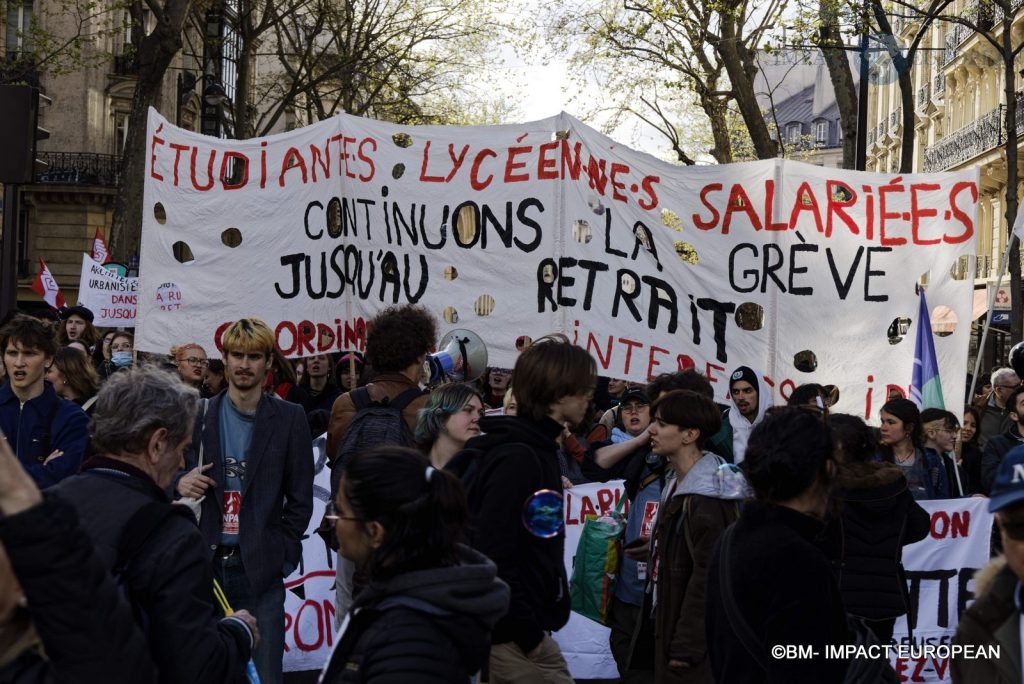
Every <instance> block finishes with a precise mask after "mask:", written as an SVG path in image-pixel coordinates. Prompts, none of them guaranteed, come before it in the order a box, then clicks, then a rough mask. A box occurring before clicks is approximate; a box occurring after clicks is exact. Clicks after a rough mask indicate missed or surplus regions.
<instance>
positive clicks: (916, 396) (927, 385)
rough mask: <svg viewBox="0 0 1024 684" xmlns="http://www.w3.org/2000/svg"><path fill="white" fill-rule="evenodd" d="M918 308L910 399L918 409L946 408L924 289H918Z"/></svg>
mask: <svg viewBox="0 0 1024 684" xmlns="http://www.w3.org/2000/svg"><path fill="white" fill-rule="evenodd" d="M920 293H921V294H920V306H919V308H918V312H917V338H916V340H915V341H914V377H913V378H912V380H911V386H910V399H911V400H912V401H913V402H914V403H915V404H917V407H918V408H920V409H926V408H940V409H944V408H946V406H945V402H944V401H943V400H942V381H941V380H940V379H939V360H938V359H937V358H936V357H935V340H934V338H933V337H932V319H931V316H930V315H929V314H928V302H927V300H926V299H925V296H924V288H923V287H922V288H920Z"/></svg>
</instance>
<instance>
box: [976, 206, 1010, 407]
mask: <svg viewBox="0 0 1024 684" xmlns="http://www.w3.org/2000/svg"><path fill="white" fill-rule="evenodd" d="M1018 216H1019V217H1020V216H1024V212H1022V213H1020V214H1018ZM1017 223H1018V221H1014V224H1015V225H1014V227H1015V228H1016V224H1017ZM1016 243H1017V233H1016V231H1014V232H1012V233H1010V241H1009V242H1007V243H1006V251H1005V252H1003V255H1002V256H1001V257H1000V258H999V270H998V271H997V272H996V286H995V287H994V288H992V292H990V293H989V295H988V310H987V311H986V312H985V323H984V324H983V326H982V329H981V342H980V343H979V344H978V355H977V357H975V359H974V373H973V374H972V375H971V390H970V392H969V393H968V398H967V402H968V403H970V402H971V401H972V400H973V399H974V388H975V387H977V386H978V372H979V371H980V370H981V357H982V355H984V353H985V341H986V340H988V329H989V328H990V327H992V307H993V306H995V303H996V294H997V293H998V292H999V288H1000V287H1001V286H1002V284H1003V273H1004V272H1005V269H1006V268H1008V267H1009V265H1010V251H1011V250H1012V249H1013V246H1014V245H1015V244H1016ZM975 276H977V268H975ZM1012 296H1014V297H1019V296H1020V293H1019V292H1018V293H1014V294H1013V295H1012Z"/></svg>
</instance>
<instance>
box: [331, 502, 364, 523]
mask: <svg viewBox="0 0 1024 684" xmlns="http://www.w3.org/2000/svg"><path fill="white" fill-rule="evenodd" d="M324 520H330V521H331V522H332V523H336V522H338V521H339V520H348V521H351V522H362V521H363V519H362V518H360V517H357V516H354V515H341V514H340V513H338V509H337V508H336V507H335V506H334V502H333V501H332V502H330V503H329V504H327V513H325V514H324Z"/></svg>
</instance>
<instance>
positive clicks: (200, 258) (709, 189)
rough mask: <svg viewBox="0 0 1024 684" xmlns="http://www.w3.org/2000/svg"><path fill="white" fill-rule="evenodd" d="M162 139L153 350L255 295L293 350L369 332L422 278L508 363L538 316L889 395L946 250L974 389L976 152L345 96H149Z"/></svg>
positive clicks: (952, 384)
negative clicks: (638, 125)
mask: <svg viewBox="0 0 1024 684" xmlns="http://www.w3.org/2000/svg"><path fill="white" fill-rule="evenodd" d="M147 150H148V152H147V163H146V170H145V173H146V179H145V198H144V218H143V229H142V252H141V268H140V273H141V282H140V290H139V302H138V311H139V314H138V322H137V325H138V337H137V339H136V345H137V346H138V347H139V348H140V349H143V350H154V351H159V350H163V349H164V347H166V340H167V339H168V338H169V337H174V338H175V339H196V340H199V341H200V342H202V343H203V344H204V345H205V346H207V348H209V349H214V348H216V343H217V342H218V340H219V335H220V332H221V331H223V329H224V328H225V327H226V326H227V325H228V324H229V323H230V321H232V320H235V319H236V318H238V317H240V316H243V315H253V314H256V315H259V316H261V317H263V318H264V319H266V320H267V321H268V322H269V323H270V325H271V326H272V327H273V328H274V329H275V331H276V335H277V341H278V345H279V346H280V348H281V349H282V351H283V352H284V353H285V354H286V355H287V356H292V357H294V356H303V355H309V354H313V353H317V352H323V351H333V350H338V349H343V348H358V349H362V348H363V345H364V343H365V334H366V324H367V321H369V320H371V319H372V317H373V316H374V315H375V314H376V313H377V312H379V311H380V310H381V309H383V308H384V307H385V306H388V305H392V304H402V303H407V302H411V303H417V304H420V305H423V306H426V307H427V308H429V309H430V310H431V311H433V312H434V313H435V314H436V316H437V317H438V319H439V320H440V321H441V322H442V331H441V332H442V333H444V332H446V331H447V330H449V329H452V328H455V327H463V328H470V329H472V330H474V331H475V332H477V333H478V334H480V335H481V337H482V338H483V339H484V341H485V342H486V344H487V347H488V352H489V354H490V357H491V359H492V361H493V363H494V364H495V365H499V366H505V367H511V366H512V365H513V364H514V362H515V356H516V354H517V353H518V352H517V348H516V340H517V339H520V338H521V337H522V336H527V337H531V338H533V339H536V338H537V337H539V336H541V335H544V334H546V333H549V332H553V331H560V332H564V333H565V334H567V335H568V336H569V337H570V338H571V339H573V340H575V341H576V342H577V343H578V344H580V345H582V346H585V347H586V348H587V349H588V350H589V351H590V353H591V354H592V355H593V356H594V358H595V359H596V360H597V362H598V366H599V369H600V373H601V374H602V375H607V376H611V377H624V378H630V379H634V380H646V379H647V378H648V377H650V376H652V375H657V374H658V373H661V372H665V371H674V370H678V369H685V368H691V367H692V368H697V369H698V370H700V371H701V372H704V373H706V374H707V375H708V377H709V378H710V379H711V380H712V381H713V382H714V383H716V384H715V388H716V393H717V394H718V396H719V397H721V398H724V397H725V395H726V392H727V383H726V382H725V378H726V377H727V376H728V373H729V371H731V369H733V368H735V367H736V366H739V365H749V366H752V367H754V368H757V369H759V370H761V371H762V372H764V373H765V375H766V376H767V378H768V380H769V384H770V386H771V387H772V391H773V393H775V400H776V401H777V402H779V401H782V400H784V399H785V397H787V396H788V395H789V393H790V392H791V391H792V389H793V388H794V387H796V386H797V385H799V384H802V383H805V382H820V383H822V384H835V385H837V386H838V387H839V389H840V400H839V405H838V406H837V407H836V408H837V410H840V411H846V412H849V413H856V414H860V415H864V416H866V417H868V418H872V417H873V416H874V415H875V414H877V410H878V406H880V404H881V403H883V402H884V401H885V398H886V394H887V393H888V388H889V386H890V385H892V386H896V387H901V388H904V391H905V388H906V387H907V386H908V385H909V383H910V375H911V368H912V361H913V337H914V333H915V331H916V327H915V326H916V325H918V324H919V321H917V320H916V319H917V297H916V293H915V289H914V288H915V283H916V282H917V281H918V279H919V278H920V277H921V276H924V275H927V284H928V300H929V303H930V304H931V305H932V306H935V307H938V306H944V307H948V308H949V309H950V310H952V312H953V315H954V316H955V318H956V321H957V322H956V323H955V324H954V328H953V330H952V332H951V334H949V335H948V336H945V337H939V338H938V339H936V353H937V355H938V359H939V366H940V369H941V371H942V380H943V382H942V385H943V388H944V390H945V392H946V395H945V399H946V405H947V406H958V405H960V404H961V403H962V397H963V382H964V378H965V373H966V365H965V364H966V358H967V343H968V338H969V333H970V321H971V304H972V290H973V269H967V271H968V273H967V277H964V278H963V279H961V280H957V279H955V278H954V276H956V277H961V274H962V273H963V272H964V269H956V268H954V266H956V265H957V261H958V259H960V258H961V257H963V258H968V257H970V256H972V255H973V254H974V244H975V234H976V214H977V209H978V202H979V194H978V176H977V171H976V170H969V171H963V172H957V173H949V174H936V175H906V176H892V175H888V174H876V173H857V172H849V171H842V170H838V169H826V168H822V167H817V166H811V165H807V164H801V163H797V162H791V161H787V160H782V159H778V160H767V161H759V162H753V163H748V164H733V165H726V166H702V167H678V166H673V165H671V164H668V163H664V162H661V161H659V160H657V159H654V158H652V157H650V156H648V155H646V154H643V153H640V152H635V151H633V150H630V149H629V148H627V147H625V146H623V145H620V144H618V143H616V142H615V141H613V140H611V139H610V138H607V137H605V136H603V135H601V134H600V133H598V132H597V131H594V130H593V129H590V128H588V127H587V126H585V125H584V124H582V123H581V122H579V121H577V120H576V119H574V118H573V117H571V116H569V115H567V114H564V113H563V114H559V115H558V116H555V117H552V118H550V119H545V120H541V121H535V122H529V123H524V124H515V125H505V126H489V127H445V126H432V127H413V126H400V125H395V124H391V123H387V122H381V121H372V120H369V119H363V118H358V117H351V116H337V117H333V118H332V119H330V120H328V121H323V122H320V123H317V124H314V125H311V126H308V127H306V128H302V129H298V130H295V131H291V132H289V133H286V134H282V135H277V136H272V137H268V138H257V139H252V140H245V141H239V140H220V139H213V138H209V137H204V136H201V135H198V134H195V133H192V132H189V131H185V130H182V129H179V128H176V127H174V126H173V125H171V124H170V123H169V122H168V121H167V120H166V119H164V118H163V117H161V116H160V115H159V114H158V113H156V112H155V111H151V113H150V118H149V129H148V137H147ZM186 248H187V249H186ZM906 318H909V319H910V321H911V323H910V326H909V329H908V332H907V334H905V335H903V337H902V339H897V338H899V336H896V337H895V338H894V337H890V335H889V330H890V328H891V327H892V325H893V322H894V321H895V322H898V321H899V320H900V319H906ZM897 327H898V326H897ZM904 327H906V326H904ZM172 332H173V335H172ZM908 340H909V341H908Z"/></svg>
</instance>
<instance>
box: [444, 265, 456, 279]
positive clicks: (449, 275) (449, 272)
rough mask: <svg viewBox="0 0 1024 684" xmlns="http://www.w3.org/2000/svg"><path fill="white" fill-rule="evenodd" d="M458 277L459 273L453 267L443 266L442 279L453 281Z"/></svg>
mask: <svg viewBox="0 0 1024 684" xmlns="http://www.w3.org/2000/svg"><path fill="white" fill-rule="evenodd" d="M458 277H459V271H458V269H456V268H455V267H454V266H445V267H444V279H445V280H455V279H456V278H458Z"/></svg>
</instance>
